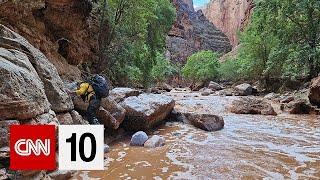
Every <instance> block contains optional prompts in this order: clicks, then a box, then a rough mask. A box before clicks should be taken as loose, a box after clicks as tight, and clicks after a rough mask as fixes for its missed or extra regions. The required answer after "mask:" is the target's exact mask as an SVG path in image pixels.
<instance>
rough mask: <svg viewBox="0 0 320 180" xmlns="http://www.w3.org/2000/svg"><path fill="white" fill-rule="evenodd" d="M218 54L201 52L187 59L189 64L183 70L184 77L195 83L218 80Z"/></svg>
mask: <svg viewBox="0 0 320 180" xmlns="http://www.w3.org/2000/svg"><path fill="white" fill-rule="evenodd" d="M218 60H219V57H218V54H217V53H215V52H212V51H200V52H197V53H195V54H193V55H191V56H190V57H188V59H187V63H186V64H185V65H184V67H183V68H182V75H183V76H184V77H185V78H187V79H189V80H192V82H193V83H195V82H203V81H206V80H210V79H214V78H217V77H218V75H219V72H218V68H219V66H220V63H219V61H218Z"/></svg>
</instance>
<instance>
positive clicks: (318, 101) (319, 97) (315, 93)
mask: <svg viewBox="0 0 320 180" xmlns="http://www.w3.org/2000/svg"><path fill="white" fill-rule="evenodd" d="M308 98H309V101H310V103H311V104H314V105H316V106H318V107H320V76H319V77H317V78H314V79H312V81H311V85H310V90H309V95H308Z"/></svg>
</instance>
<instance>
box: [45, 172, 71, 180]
mask: <svg viewBox="0 0 320 180" xmlns="http://www.w3.org/2000/svg"><path fill="white" fill-rule="evenodd" d="M75 172H76V171H60V170H56V171H53V172H51V173H49V174H46V178H48V179H54V180H65V179H71V178H72V176H73V174H74V173H75Z"/></svg>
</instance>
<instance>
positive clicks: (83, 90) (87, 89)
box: [76, 82, 94, 102]
mask: <svg viewBox="0 0 320 180" xmlns="http://www.w3.org/2000/svg"><path fill="white" fill-rule="evenodd" d="M76 94H77V95H78V96H84V97H85V99H84V100H85V101H86V102H88V101H89V100H90V99H91V97H92V96H93V95H94V90H93V87H92V86H91V85H90V84H89V83H86V82H84V83H81V84H80V86H79V88H78V89H77V90H76Z"/></svg>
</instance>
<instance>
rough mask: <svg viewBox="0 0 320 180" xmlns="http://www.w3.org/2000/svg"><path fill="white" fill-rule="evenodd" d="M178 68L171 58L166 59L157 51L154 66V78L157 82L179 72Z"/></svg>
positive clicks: (152, 72)
mask: <svg viewBox="0 0 320 180" xmlns="http://www.w3.org/2000/svg"><path fill="white" fill-rule="evenodd" d="M177 73H178V69H177V67H175V66H174V65H173V64H172V63H171V62H170V60H169V59H166V58H165V57H164V56H163V55H162V54H160V53H157V57H156V63H155V65H154V66H153V67H152V71H151V74H152V78H153V79H154V80H155V81H156V83H161V82H164V81H165V80H166V78H168V77H170V76H172V75H174V74H177Z"/></svg>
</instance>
